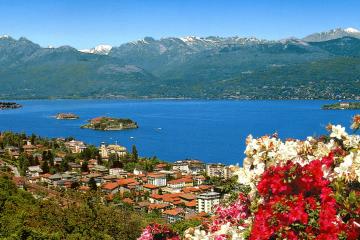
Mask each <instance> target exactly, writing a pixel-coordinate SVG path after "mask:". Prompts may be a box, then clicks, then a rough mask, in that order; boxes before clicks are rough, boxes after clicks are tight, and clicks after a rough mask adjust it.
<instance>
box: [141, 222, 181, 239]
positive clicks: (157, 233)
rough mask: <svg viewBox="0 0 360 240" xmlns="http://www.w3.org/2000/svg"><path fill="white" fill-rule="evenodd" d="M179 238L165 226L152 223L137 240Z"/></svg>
mask: <svg viewBox="0 0 360 240" xmlns="http://www.w3.org/2000/svg"><path fill="white" fill-rule="evenodd" d="M179 239H180V238H179V236H178V235H177V234H176V233H174V232H173V231H172V230H171V229H170V228H168V227H167V226H165V225H161V224H157V223H153V224H150V225H149V226H147V227H146V228H145V229H144V231H143V233H142V234H141V236H140V237H139V238H138V240H179Z"/></svg>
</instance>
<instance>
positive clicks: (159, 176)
mask: <svg viewBox="0 0 360 240" xmlns="http://www.w3.org/2000/svg"><path fill="white" fill-rule="evenodd" d="M147 176H148V177H152V178H163V177H165V174H163V173H148V175H147Z"/></svg>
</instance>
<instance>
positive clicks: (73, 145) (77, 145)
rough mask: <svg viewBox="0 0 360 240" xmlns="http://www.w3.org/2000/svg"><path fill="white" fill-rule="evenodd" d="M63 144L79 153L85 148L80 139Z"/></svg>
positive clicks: (73, 151)
mask: <svg viewBox="0 0 360 240" xmlns="http://www.w3.org/2000/svg"><path fill="white" fill-rule="evenodd" d="M65 146H66V147H67V148H69V149H70V151H71V152H72V153H81V152H83V151H84V150H85V149H86V145H85V143H84V142H82V141H75V140H71V141H69V142H65Z"/></svg>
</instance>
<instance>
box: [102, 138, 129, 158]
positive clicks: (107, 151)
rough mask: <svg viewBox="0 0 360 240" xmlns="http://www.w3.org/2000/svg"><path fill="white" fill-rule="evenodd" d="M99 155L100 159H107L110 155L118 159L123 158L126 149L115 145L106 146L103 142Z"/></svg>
mask: <svg viewBox="0 0 360 240" xmlns="http://www.w3.org/2000/svg"><path fill="white" fill-rule="evenodd" d="M99 153H100V156H101V157H102V158H104V159H108V158H109V156H110V155H111V154H116V155H117V156H118V157H123V156H125V155H126V154H127V150H126V147H123V146H120V145H117V144H110V145H106V144H105V143H104V142H103V143H101V145H100V148H99Z"/></svg>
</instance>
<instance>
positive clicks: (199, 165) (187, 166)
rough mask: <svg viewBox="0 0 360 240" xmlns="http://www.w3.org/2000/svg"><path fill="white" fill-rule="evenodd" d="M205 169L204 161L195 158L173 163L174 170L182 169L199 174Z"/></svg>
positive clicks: (182, 170) (184, 171) (181, 170)
mask: <svg viewBox="0 0 360 240" xmlns="http://www.w3.org/2000/svg"><path fill="white" fill-rule="evenodd" d="M204 169H205V167H204V163H203V162H201V161H199V160H194V159H187V160H180V161H176V162H175V163H174V164H173V170H174V171H180V172H182V173H185V174H189V173H191V174H199V173H200V172H202V171H204Z"/></svg>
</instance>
